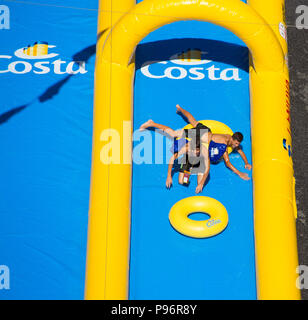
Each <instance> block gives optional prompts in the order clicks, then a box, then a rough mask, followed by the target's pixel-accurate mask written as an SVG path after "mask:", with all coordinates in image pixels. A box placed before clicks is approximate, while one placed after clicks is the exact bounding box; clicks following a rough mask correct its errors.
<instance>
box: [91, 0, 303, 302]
mask: <svg viewBox="0 0 308 320" xmlns="http://www.w3.org/2000/svg"><path fill="white" fill-rule="evenodd" d="M283 5H284V1H283V0H270V1H268V0H250V1H249V4H245V3H243V2H241V1H240V0H233V1H230V0H206V1H205V0H155V1H153V0H144V1H142V2H141V3H139V4H137V5H136V4H135V1H133V0H101V1H100V14H99V29H98V34H99V40H98V44H97V62H96V76H95V109H94V132H93V153H92V179H91V197H90V211H89V231H88V256H87V272H86V298H87V299H127V297H128V266H129V237H130V220H131V217H130V204H131V148H130V146H129V144H126V145H128V147H127V148H126V149H125V150H124V151H123V159H122V162H121V163H122V164H114V163H112V162H111V163H107V164H106V163H105V164H104V163H102V162H101V159H100V151H101V148H102V144H103V142H102V132H103V131H104V130H110V128H112V129H115V130H117V131H118V132H121V133H122V125H123V121H131V120H132V111H133V104H132V101H133V99H132V97H133V89H132V88H133V79H134V71H135V69H134V50H135V48H136V46H137V45H138V43H139V42H140V41H141V40H142V39H143V38H144V37H145V36H146V35H148V34H149V33H150V32H152V31H153V30H155V29H157V28H159V27H161V26H163V25H165V24H168V23H172V22H175V21H180V20H200V21H208V22H212V23H214V24H216V25H219V26H222V27H224V28H227V29H229V30H230V31H232V32H233V33H234V34H235V35H237V36H238V37H239V38H241V39H242V40H243V41H244V42H245V43H246V44H247V46H248V48H249V50H250V53H251V63H250V95H251V121H252V123H251V128H252V131H251V136H252V152H253V164H254V169H253V180H254V189H253V192H254V216H255V229H254V230H255V250H256V270H257V288H258V298H259V299H299V298H300V294H299V290H298V289H297V288H296V286H295V282H296V277H297V274H296V267H297V265H298V260H297V244H296V229H295V218H294V214H296V205H295V201H294V190H293V187H292V186H293V165H292V159H291V158H290V157H289V155H288V153H287V152H286V151H285V149H284V148H283V147H282V141H283V139H285V140H286V142H287V144H288V145H291V136H290V123H289V118H288V111H289V99H288V89H289V88H288V86H289V77H288V67H287V64H286V60H285V56H286V54H287V44H286V40H285V39H284V38H283V37H282V36H281V35H280V33H279V28H278V25H279V23H280V22H281V21H284V17H283V12H282V10H281V9H282V7H283ZM119 92H120V93H121V94H119ZM273 120H274V121H273ZM121 139H122V140H121V143H123V139H124V134H123V135H122V137H121ZM119 180H121V187H120V188H119V186H118V184H117V183H116V182H117V181H119ZM119 199H121V201H119Z"/></svg>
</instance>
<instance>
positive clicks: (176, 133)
mask: <svg viewBox="0 0 308 320" xmlns="http://www.w3.org/2000/svg"><path fill="white" fill-rule="evenodd" d="M147 128H156V129H159V130H162V131H164V132H166V133H167V134H169V136H171V137H173V138H175V137H178V136H179V131H175V130H173V129H171V128H170V127H167V126H165V125H163V124H159V123H155V122H154V121H153V120H151V119H150V120H148V121H147V122H145V123H144V124H142V125H141V126H140V128H139V130H141V131H143V130H145V129H147Z"/></svg>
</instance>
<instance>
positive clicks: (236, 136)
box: [232, 132, 244, 143]
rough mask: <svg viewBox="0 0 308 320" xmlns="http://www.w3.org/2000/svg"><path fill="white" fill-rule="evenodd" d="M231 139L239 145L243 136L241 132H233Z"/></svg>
mask: <svg viewBox="0 0 308 320" xmlns="http://www.w3.org/2000/svg"><path fill="white" fill-rule="evenodd" d="M232 138H233V139H234V140H237V141H238V142H240V143H241V142H242V141H243V139H244V136H243V134H242V133H241V132H235V133H234V134H233V136H232Z"/></svg>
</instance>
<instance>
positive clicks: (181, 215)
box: [169, 196, 229, 238]
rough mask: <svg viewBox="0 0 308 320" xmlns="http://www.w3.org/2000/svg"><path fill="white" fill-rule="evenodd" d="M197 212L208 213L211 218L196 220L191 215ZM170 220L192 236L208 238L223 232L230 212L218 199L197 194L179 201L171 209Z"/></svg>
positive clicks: (176, 226)
mask: <svg viewBox="0 0 308 320" xmlns="http://www.w3.org/2000/svg"><path fill="white" fill-rule="evenodd" d="M196 212H202V213H206V214H208V215H209V216H210V219H208V220H203V221H195V220H192V219H190V218H189V215H191V214H192V213H196ZM169 220H170V223H171V225H172V227H173V228H174V229H175V230H177V231H178V232H180V233H181V234H184V235H185V236H188V237H192V238H208V237H212V236H215V235H217V234H219V233H221V232H222V231H223V230H224V229H225V228H226V227H227V225H228V220H229V219H228V212H227V210H226V208H225V207H224V206H223V205H222V204H221V203H220V202H219V201H217V200H216V199H213V198H209V197H203V196H195V197H189V198H185V199H182V200H180V201H178V202H177V203H176V204H175V205H174V206H173V207H172V208H171V210H170V213H169Z"/></svg>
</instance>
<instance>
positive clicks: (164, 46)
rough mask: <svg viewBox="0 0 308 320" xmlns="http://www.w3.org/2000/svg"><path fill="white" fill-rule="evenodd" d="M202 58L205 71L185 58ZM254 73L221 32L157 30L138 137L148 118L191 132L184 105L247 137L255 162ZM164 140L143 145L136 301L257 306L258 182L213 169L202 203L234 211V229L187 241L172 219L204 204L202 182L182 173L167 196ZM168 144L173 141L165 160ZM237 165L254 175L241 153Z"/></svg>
mask: <svg viewBox="0 0 308 320" xmlns="http://www.w3.org/2000/svg"><path fill="white" fill-rule="evenodd" d="M192 49H194V50H199V51H201V52H202V60H204V61H203V62H204V63H203V64H200V65H196V63H194V62H191V63H190V64H186V65H183V64H181V63H179V62H178V61H177V60H176V59H175V58H176V57H177V56H176V55H178V54H180V53H182V52H186V51H187V50H192ZM248 66H249V55H248V49H247V47H246V45H245V44H244V43H243V42H242V41H241V40H240V39H239V38H237V37H236V36H235V35H233V34H232V33H231V32H229V31H228V30H225V29H223V28H221V27H218V26H215V25H212V24H209V23H203V22H196V21H185V22H177V23H173V24H170V25H167V26H164V27H162V28H160V29H159V30H156V31H155V32H153V33H151V34H150V35H149V36H148V37H146V38H145V39H144V40H143V41H142V42H141V43H140V45H139V46H138V48H137V52H136V68H137V71H136V79H135V97H134V130H137V129H138V128H139V126H140V125H141V124H142V123H144V122H145V121H146V120H148V119H153V120H154V121H155V122H157V123H162V124H165V125H167V126H169V127H171V128H173V129H179V128H182V127H184V126H185V125H186V124H187V123H186V122H185V121H184V119H183V118H182V117H181V116H179V115H178V114H176V108H175V106H176V104H180V105H181V106H182V107H183V108H184V109H187V110H188V111H190V112H191V113H192V114H193V115H194V116H195V118H196V119H197V120H205V119H207V120H217V121H220V122H223V123H225V124H226V125H227V126H229V127H230V128H231V129H232V130H233V132H235V131H240V132H242V133H243V134H244V140H243V142H242V148H243V151H244V152H245V154H246V155H247V158H248V161H249V162H250V163H251V139H250V102H249V73H248ZM170 68H171V69H170ZM194 68H198V69H194ZM227 69H229V70H227ZM148 135H150V136H151V137H149V136H148ZM159 136H161V135H160V134H159V133H157V132H154V131H152V130H151V131H150V130H148V131H147V133H139V134H138V133H136V132H135V136H134V140H135V141H134V147H135V149H134V156H135V157H136V159H137V163H134V165H133V187H132V231H131V262H130V292H129V297H130V299H256V280H255V258H254V234H253V205H252V181H251V180H250V181H244V180H242V179H241V178H239V177H238V176H237V175H236V174H234V173H233V172H231V171H230V170H229V169H227V168H226V167H225V165H224V163H223V161H221V162H220V163H218V164H212V165H211V170H210V178H209V180H208V183H207V184H206V186H205V188H204V189H203V192H202V193H201V194H200V195H202V196H208V197H212V198H215V199H217V200H218V201H220V202H221V203H222V204H223V205H224V206H225V207H226V209H227V211H228V214H229V224H228V227H227V228H226V229H225V231H223V232H222V233H221V234H219V235H217V236H215V237H212V238H207V239H194V238H190V237H186V236H183V235H182V234H180V233H178V232H177V231H175V230H174V229H173V228H172V226H171V225H170V222H169V218H168V215H169V211H170V209H171V207H172V206H173V205H174V204H175V203H176V202H178V201H179V200H181V199H183V198H187V197H190V196H194V195H195V188H196V186H197V181H196V180H197V179H196V176H193V177H192V178H191V183H190V186H189V187H184V186H181V185H179V184H178V181H177V179H178V173H176V174H175V175H174V177H173V187H172V188H171V190H167V189H166V186H165V181H166V178H167V167H168V164H167V161H168V159H169V157H170V156H171V153H170V151H169V149H170V147H171V145H172V141H171V140H169V139H165V138H162V137H160V138H159ZM151 138H152V139H151ZM159 139H165V144H166V145H165V147H164V150H165V151H164V152H163V151H162V150H161V148H160V149H159V148H158V147H157V146H158V145H159V143H160V140H159ZM155 141H156V142H155ZM157 141H158V142H157ZM141 149H144V150H143V151H141ZM149 149H150V150H151V152H149ZM151 153H152V154H151ZM138 155H139V158H138ZM140 156H141V160H140ZM142 157H143V160H144V161H143V163H141V164H140V163H138V161H139V162H142ZM138 159H139V160H138ZM230 160H231V162H232V164H233V165H234V166H235V167H236V168H238V169H239V170H240V171H243V172H247V173H249V171H247V170H246V169H245V168H244V162H243V160H242V159H241V157H240V155H239V154H238V153H235V152H233V153H231V154H230ZM249 175H250V176H251V173H249Z"/></svg>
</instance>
